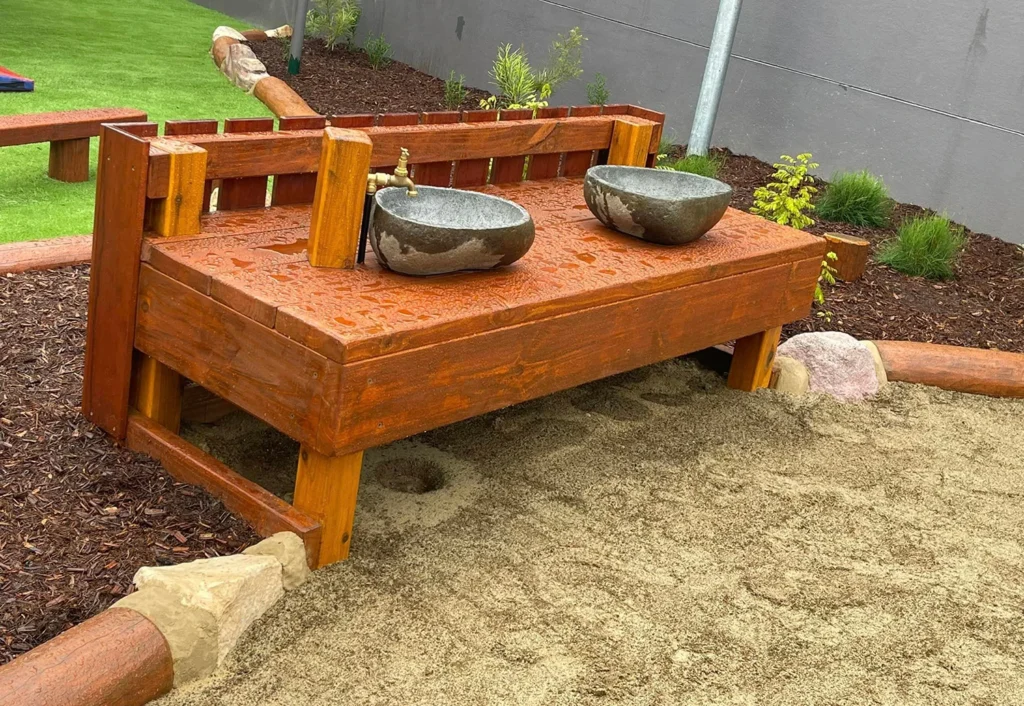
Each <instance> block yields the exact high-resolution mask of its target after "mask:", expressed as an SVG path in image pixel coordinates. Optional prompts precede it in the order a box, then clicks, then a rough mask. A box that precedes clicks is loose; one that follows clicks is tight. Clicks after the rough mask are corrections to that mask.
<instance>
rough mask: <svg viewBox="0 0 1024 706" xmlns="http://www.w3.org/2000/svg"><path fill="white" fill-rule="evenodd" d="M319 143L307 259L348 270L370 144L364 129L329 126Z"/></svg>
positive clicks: (353, 257)
mask: <svg viewBox="0 0 1024 706" xmlns="http://www.w3.org/2000/svg"><path fill="white" fill-rule="evenodd" d="M322 145H323V146H322V148H321V152H320V168H319V169H318V171H317V180H316V194H315V196H314V197H313V212H312V214H311V216H310V222H309V243H308V245H307V250H308V252H309V262H310V264H311V265H313V266H314V267H344V268H347V269H352V268H353V267H355V264H356V249H357V248H358V246H359V229H360V226H361V225H362V217H363V201H364V199H365V196H366V175H367V174H369V172H370V153H371V152H372V151H373V143H372V142H371V141H370V138H369V136H368V135H367V134H366V133H365V132H361V131H359V130H345V129H342V128H336V127H329V128H326V129H325V130H324V137H323V143H322Z"/></svg>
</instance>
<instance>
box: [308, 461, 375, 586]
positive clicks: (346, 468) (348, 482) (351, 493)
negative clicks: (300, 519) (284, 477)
mask: <svg viewBox="0 0 1024 706" xmlns="http://www.w3.org/2000/svg"><path fill="white" fill-rule="evenodd" d="M362 466H363V452H362V451H357V452H355V453H351V454H348V455H345V456H321V455H320V454H318V453H317V452H316V451H314V450H313V449H311V448H309V447H307V446H303V447H302V448H301V449H300V450H299V471H298V475H297V476H296V477H295V499H294V500H293V501H292V504H293V505H294V506H295V509H297V510H299V511H300V512H304V513H306V514H307V515H309V516H310V517H313V518H314V519H316V520H318V521H319V522H320V525H321V528H322V530H321V532H322V533H321V540H320V556H319V558H318V559H317V562H316V567H314V568H319V567H321V566H326V565H327V564H333V563H334V562H336V561H341V560H342V559H346V558H348V548H349V544H350V543H351V540H352V521H353V519H354V518H355V514H356V495H357V493H358V492H359V472H360V470H361V469H362Z"/></svg>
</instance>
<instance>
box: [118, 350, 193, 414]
mask: <svg viewBox="0 0 1024 706" xmlns="http://www.w3.org/2000/svg"><path fill="white" fill-rule="evenodd" d="M184 384H185V383H184V381H183V380H182V379H181V376H180V375H178V373H176V372H174V371H173V370H171V369H170V368H168V367H167V366H166V365H164V364H163V363H161V362H159V361H157V360H154V359H153V358H150V357H149V356H147V355H144V354H142V353H138V352H136V355H135V367H134V369H133V371H132V396H131V404H132V407H134V408H135V409H137V410H138V411H139V412H140V413H141V414H142V415H144V416H145V417H147V418H149V419H152V420H153V421H155V422H156V423H157V424H159V425H161V426H163V427H166V428H167V429H169V430H170V431H171V432H173V433H175V434H177V433H178V428H179V427H180V426H181V392H182V387H183V386H184Z"/></svg>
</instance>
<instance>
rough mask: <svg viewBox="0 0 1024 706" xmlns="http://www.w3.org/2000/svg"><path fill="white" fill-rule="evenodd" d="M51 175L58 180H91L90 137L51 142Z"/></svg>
mask: <svg viewBox="0 0 1024 706" xmlns="http://www.w3.org/2000/svg"><path fill="white" fill-rule="evenodd" d="M49 175H50V178H51V179H56V180H57V181H69V182H78V181H89V138H88V137H81V138H79V139H77V140H54V141H53V142H51V143H50V171H49Z"/></svg>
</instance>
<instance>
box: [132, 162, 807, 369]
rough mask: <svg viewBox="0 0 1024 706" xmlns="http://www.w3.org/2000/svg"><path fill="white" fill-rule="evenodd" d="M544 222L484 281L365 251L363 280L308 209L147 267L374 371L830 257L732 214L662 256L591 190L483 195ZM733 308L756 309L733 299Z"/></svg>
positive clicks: (231, 227) (250, 218) (571, 186)
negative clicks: (334, 252) (341, 262)
mask: <svg viewBox="0 0 1024 706" xmlns="http://www.w3.org/2000/svg"><path fill="white" fill-rule="evenodd" d="M480 190H481V191H483V192H486V193H491V194H495V195H500V196H503V197H505V198H508V199H511V200H513V201H515V202H517V203H520V204H522V205H523V206H524V207H525V208H527V209H528V210H529V211H530V212H531V214H532V215H533V218H534V220H535V222H536V224H537V240H536V243H535V244H534V246H533V248H532V250H531V251H530V252H529V253H528V254H527V255H526V256H525V257H524V258H523V259H522V260H521V261H519V262H518V263H516V264H515V265H513V266H511V267H508V268H503V269H499V270H494V271H490V272H484V273H463V274H455V275H446V276H437V277H429V278H415V277H407V276H403V275H398V274H394V273H390V272H388V271H386V270H384V269H382V268H381V266H380V265H379V264H378V263H377V262H376V260H375V258H374V257H373V254H372V252H371V253H368V254H367V259H366V263H365V264H364V265H362V266H359V267H357V268H356V269H355V270H335V269H317V268H312V267H310V266H309V264H308V262H307V259H306V253H305V244H306V243H305V240H306V237H307V234H308V226H309V213H310V208H309V207H308V206H291V207H281V208H270V209H253V210H249V211H234V212H224V213H214V214H211V215H209V216H204V218H203V232H202V234H200V235H199V236H193V237H190V238H164V239H159V240H157V239H153V238H147V240H146V243H145V247H144V250H143V257H144V259H145V260H146V261H147V262H148V263H149V264H150V265H151V266H152V267H153V268H154V269H155V270H157V271H160V272H162V273H164V274H166V275H168V276H169V277H172V278H174V279H177V280H178V281H180V282H182V283H184V284H187V285H188V286H189V287H191V288H193V289H196V290H197V291H199V292H200V293H202V294H208V295H210V296H211V297H213V299H215V300H217V301H218V302H219V303H221V304H223V305H225V306H227V307H228V308H229V309H232V310H234V311H236V312H238V313H240V314H242V315H244V316H245V317H247V318H250V319H252V320H254V321H256V322H257V323H259V324H262V325H264V326H267V327H271V328H274V329H276V331H277V332H278V333H280V334H282V335H283V336H285V337H287V338H290V339H292V340H294V341H297V342H299V343H301V344H303V345H304V346H306V347H308V348H310V349H311V350H313V351H315V352H317V353H319V354H321V355H323V356H325V357H326V358H328V359H332V360H334V361H337V362H350V361H357V360H364V359H368V358H373V357H376V356H380V355H385V354H391V353H396V352H398V351H404V350H410V349H413V348H417V347H420V346H426V345H430V344H434V343H438V342H441V341H448V340H451V339H454V338H458V337H460V336H467V335H473V334H478V333H482V332H485V331H490V330H494V329H499V328H504V327H508V326H512V325H516V324H521V323H525V322H528V321H536V320H540V319H544V318H547V317H552V316H557V315H559V314H565V313H569V312H573V311H578V310H580V309H585V308H589V307H594V306H600V305H605V304H610V303H613V302H618V301H623V300H627V299H630V298H634V297H639V296H644V295H648V294H652V293H656V292H661V291H666V290H669V289H673V288H677V287H681V286H685V285H690V284H696V283H700V282H705V281H709V280H715V279H720V278H724V277H728V276H733V275H738V274H742V273H746V272H751V271H754V270H759V269H764V268H769V267H774V266H778V265H783V264H790V263H794V262H797V261H801V260H804V259H807V258H813V257H820V255H821V251H822V244H821V241H820V240H819V239H817V238H814V237H813V236H810V235H806V234H804V233H800V232H798V231H795V230H792V229H789V228H785V227H782V226H778V225H775V224H773V223H770V222H768V221H765V220H763V219H761V218H757V217H754V216H751V215H749V214H745V213H741V212H739V211H734V210H730V211H729V212H727V214H726V216H725V218H723V220H722V222H721V223H719V224H718V226H716V227H715V228H714V229H713V230H712V231H711V232H710V233H708V234H707V235H706V236H705V237H704V238H702V239H701V240H700V241H698V242H696V243H694V244H691V245H687V246H683V247H675V248H671V247H664V246H659V245H653V244H649V243H645V242H643V241H640V240H637V239H635V238H631V237H629V236H625V235H621V234H618V233H615V232H613V231H611V230H609V229H607V228H605V227H604V226H602V225H601V224H600V223H599V222H598V221H597V220H596V219H594V218H593V216H592V215H591V213H590V211H589V210H588V209H587V207H586V204H585V203H584V201H583V189H582V180H581V179H558V180H547V181H543V182H523V183H519V184H511V185H505V186H494V185H490V186H485V187H481V188H480ZM736 306H737V307H744V306H748V303H747V302H743V301H737V302H736Z"/></svg>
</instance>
